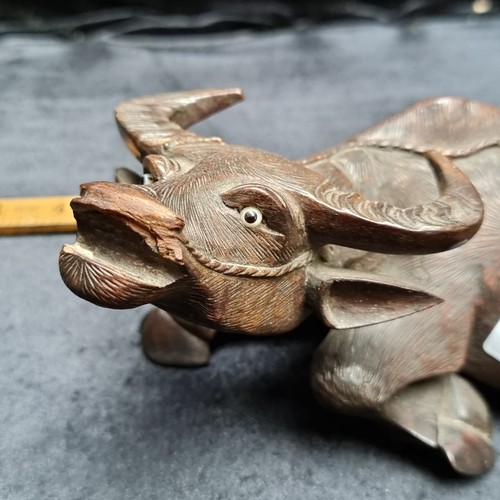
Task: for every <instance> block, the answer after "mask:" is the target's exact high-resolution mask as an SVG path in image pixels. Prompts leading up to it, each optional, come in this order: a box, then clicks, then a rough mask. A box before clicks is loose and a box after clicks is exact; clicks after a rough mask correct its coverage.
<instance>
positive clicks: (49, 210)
mask: <svg viewBox="0 0 500 500" xmlns="http://www.w3.org/2000/svg"><path fill="white" fill-rule="evenodd" d="M73 198H74V196H47V197H39V198H2V199H0V235H1V234H4V235H5V234H31V233H70V232H74V231H76V221H75V219H74V217H73V212H72V210H71V207H70V206H69V202H70V201H71V200H72V199H73Z"/></svg>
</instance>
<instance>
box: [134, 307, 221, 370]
mask: <svg viewBox="0 0 500 500" xmlns="http://www.w3.org/2000/svg"><path fill="white" fill-rule="evenodd" d="M190 327H192V328H190ZM141 333H142V348H143V350H144V353H145V354H146V356H147V357H148V358H149V359H151V360H152V361H154V362H155V363H159V364H161V365H171V366H202V365H206V364H207V363H208V361H209V359H210V354H211V353H210V347H209V345H208V342H207V340H208V339H209V338H210V336H211V335H213V333H214V331H213V330H210V329H208V328H204V327H199V326H197V325H191V324H189V323H187V322H185V321H183V322H182V326H181V324H180V323H179V322H178V321H176V320H175V319H174V318H173V317H172V316H171V315H170V314H168V313H166V312H165V311H162V310H161V309H156V308H155V309H153V310H152V311H151V312H150V313H149V314H148V315H147V316H146V317H145V318H144V321H143V323H142V325H141ZM201 336H203V337H204V338H200V337H201Z"/></svg>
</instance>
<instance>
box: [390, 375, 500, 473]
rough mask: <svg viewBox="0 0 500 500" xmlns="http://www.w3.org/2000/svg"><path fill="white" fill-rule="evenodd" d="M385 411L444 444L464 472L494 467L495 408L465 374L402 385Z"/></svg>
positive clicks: (424, 436) (435, 443) (423, 437)
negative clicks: (493, 426)
mask: <svg viewBox="0 0 500 500" xmlns="http://www.w3.org/2000/svg"><path fill="white" fill-rule="evenodd" d="M383 416H384V417H385V418H386V419H387V420H389V421H390V422H392V423H394V424H396V425H398V426H399V427H401V428H403V429H405V430H406V431H407V432H409V433H410V434H412V435H413V436H415V437H416V438H418V439H420V440H421V441H422V442H424V443H425V444H427V445H429V446H432V447H434V448H439V449H441V450H442V451H443V452H444V453H445V455H446V457H447V459H448V461H449V462H450V465H451V466H452V467H453V469H454V470H455V471H456V472H458V473H459V474H465V475H470V476H476V475H480V474H484V473H486V472H488V471H489V470H490V469H491V468H492V467H493V464H494V461H495V452H494V449H493V444H492V441H491V422H490V414H489V409H488V407H487V406H486V403H485V402H484V400H483V399H482V397H481V396H480V395H479V394H478V393H477V392H476V391H475V389H474V388H473V387H472V386H471V385H470V384H469V383H468V382H467V381H466V380H464V379H463V378H462V377H460V376H459V375H456V374H450V375H444V376H441V377H434V378H432V379H429V380H425V381H422V382H418V383H415V384H412V385H410V386H408V387H406V388H404V389H402V390H401V391H399V392H398V393H396V394H395V395H394V396H393V397H392V398H391V400H389V401H388V402H387V403H386V404H385V405H384V409H383Z"/></svg>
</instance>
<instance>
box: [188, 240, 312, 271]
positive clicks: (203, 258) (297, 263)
mask: <svg viewBox="0 0 500 500" xmlns="http://www.w3.org/2000/svg"><path fill="white" fill-rule="evenodd" d="M186 248H187V249H188V250H189V252H190V253H191V255H192V256H193V257H194V258H195V259H196V261H197V262H199V263H200V264H201V265H202V266H203V267H206V268H207V269H210V270H212V271H215V272H218V273H221V274H225V275H226V276H249V277H250V276H251V277H252V278H276V277H278V276H283V275H285V274H288V273H291V272H292V271H295V270H297V269H300V268H302V267H305V266H306V265H307V264H309V262H311V261H312V259H313V253H312V252H304V253H303V254H300V255H299V256H298V257H296V258H295V259H293V260H292V261H291V262H288V263H286V264H283V265H281V266H273V267H266V266H253V265H248V264H247V265H245V264H236V263H233V262H221V261H220V260H217V259H214V258H213V257H209V256H208V255H205V254H203V253H201V252H200V251H199V250H197V249H196V248H194V247H192V246H191V245H189V244H188V243H186Z"/></svg>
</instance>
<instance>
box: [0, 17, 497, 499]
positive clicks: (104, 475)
mask: <svg viewBox="0 0 500 500" xmlns="http://www.w3.org/2000/svg"><path fill="white" fill-rule="evenodd" d="M499 81H500V19H498V18H496V19H495V18H491V19H480V20H476V21H472V20H467V19H461V20H447V19H441V20H434V21H425V22H421V23H419V24H415V23H414V24H412V25H410V26H407V27H401V26H392V25H386V26H383V25H376V24H368V23H357V24H336V25H330V26H328V25H327V26H323V27H319V28H310V29H303V30H299V29H287V30H284V31H280V32H274V33H267V34H252V33H245V32H240V33H236V34H225V35H221V34H219V35H199V36H195V37H191V38H182V37H179V38H149V39H147V38H142V39H139V38H113V37H108V36H106V34H105V33H104V32H102V33H98V34H96V35H94V36H93V37H91V38H87V39H81V40H78V39H77V40H67V39H66V40H65V39H57V38H50V37H47V36H22V35H13V34H12V35H8V36H7V35H6V36H3V37H2V38H0V171H1V181H0V196H24V195H49V194H69V193H76V192H77V190H78V185H79V184H80V183H82V182H85V181H88V180H99V179H105V180H110V179H112V176H113V169H114V167H116V166H119V165H128V166H134V160H133V158H131V157H130V156H129V155H128V153H127V151H126V150H125V147H124V146H123V145H122V143H121V141H120V139H119V136H118V134H117V132H116V129H115V125H114V121H113V115H112V110H113V107H114V105H115V104H116V103H117V102H118V101H120V100H122V99H125V98H128V97H132V96H137V95H142V94H148V93H156V92H165V91H172V90H180V89H188V88H203V87H210V86H235V85H238V86H242V87H243V88H244V89H245V91H246V94H247V102H246V103H243V104H240V105H238V106H236V107H235V108H232V109H230V110H228V111H226V112H224V113H222V114H221V115H219V116H216V117H213V118H212V119H210V120H209V121H208V122H206V123H203V124H201V125H199V126H198V127H197V129H198V130H199V131H201V132H204V133H208V134H212V135H220V136H222V137H224V139H225V140H226V141H227V142H235V143H245V144H249V145H253V146H258V147H261V148H265V149H269V150H272V151H275V152H277V153H282V154H285V155H288V156H290V157H293V158H298V157H301V156H306V155H308V154H310V153H312V152H314V151H318V150H321V149H323V148H326V147H328V146H330V145H332V144H334V143H335V142H337V141H339V140H340V139H342V138H344V137H346V136H348V135H350V134H352V133H354V132H356V131H358V130H360V129H362V128H364V127H366V126H368V125H370V124H372V123H373V122H374V121H375V120H378V119H381V118H383V117H384V116H387V115H388V114H391V113H393V112H395V111H397V110H399V109H400V108H401V107H403V106H405V105H407V104H409V103H411V102H413V101H416V100H418V99H421V98H424V97H428V96H433V95H445V94H452V95H462V96H466V97H470V98H477V99H481V100H485V101H489V102H491V103H494V104H497V105H500V91H499V83H498V82H499ZM72 239H73V236H71V235H52V236H19V237H2V238H0V257H1V258H0V321H1V323H0V426H1V427H0V498H2V499H46V498H54V499H77V498H82V499H83V498H85V499H89V498H91V499H117V500H123V499H138V498H159V499H177V498H179V499H182V498H189V499H226V498H228V499H229V498H252V499H254V498H255V499H275V498H276V499H278V498H291V499H299V498H300V499H302V498H307V499H325V498H335V499H344V498H345V499H348V498H355V497H357V498H376V499H383V498H391V499H410V498H415V499H416V498H419V499H424V498H442V499H455V498H468V499H476V498H477V499H479V498H482V499H484V498H497V497H498V492H499V491H500V474H499V472H500V464H499V466H498V467H497V468H496V469H495V470H494V471H493V472H492V473H490V474H489V475H488V476H486V477H484V478H480V479H477V480H465V479H463V478H457V477H455V476H453V475H452V474H450V473H449V472H448V469H447V467H446V466H445V465H444V462H443V460H442V459H441V457H440V456H439V455H437V454H435V453H433V452H430V451H427V450H425V449H423V448H421V447H420V446H418V445H416V444H415V443H413V442H411V441H408V442H404V443H403V444H398V443H399V442H397V441H395V440H393V439H392V438H391V437H390V434H389V433H386V431H385V429H384V428H381V427H378V426H376V425H374V424H372V423H370V422H363V421H360V420H356V419H350V418H346V417H339V416H336V415H331V414H329V413H327V412H325V411H323V410H321V409H320V408H319V407H318V406H317V405H316V403H315V402H314V400H313V398H312V395H311V393H310V390H309V387H308V380H307V379H308V364H309V361H310V356H311V353H312V351H313V349H314V347H315V345H316V344H317V343H318V342H319V341H320V338H321V328H320V327H319V326H318V325H317V324H316V323H314V322H309V323H307V325H305V327H304V328H303V329H302V332H299V333H297V334H294V335H291V336H288V337H282V338H279V339H278V338H272V339H263V340H255V339H247V340H245V339H238V340H237V341H236V340H235V341H231V339H229V338H228V337H224V338H223V339H222V341H220V342H219V345H218V347H217V349H216V351H215V354H214V357H213V359H212V362H211V364H210V365H209V366H208V367H206V368H201V369H197V370H182V369H174V368H168V369H166V368H162V367H159V366H156V365H153V364H152V363H150V362H148V361H147V360H146V359H145V358H144V357H143V355H142V353H141V351H140V347H139V335H138V326H139V323H140V320H141V317H142V316H143V314H144V313H145V311H146V310H147V308H144V309H141V310H132V311H125V312H117V311H109V310H104V309H99V308H97V307H94V306H93V305H91V304H88V303H85V302H84V301H82V300H79V299H78V298H76V297H75V296H73V295H72V294H71V293H70V292H69V291H68V290H67V289H66V288H65V287H64V285H63V284H62V282H61V280H60V278H59V274H58V269H57V256H58V251H59V248H60V246H61V244H62V243H63V242H68V241H72ZM488 398H489V401H490V403H491V404H492V405H493V406H494V409H495V413H494V415H495V429H496V435H495V438H494V439H495V443H496V445H497V447H498V448H500V432H499V431H500V413H499V412H500V405H499V403H498V393H494V392H488Z"/></svg>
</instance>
